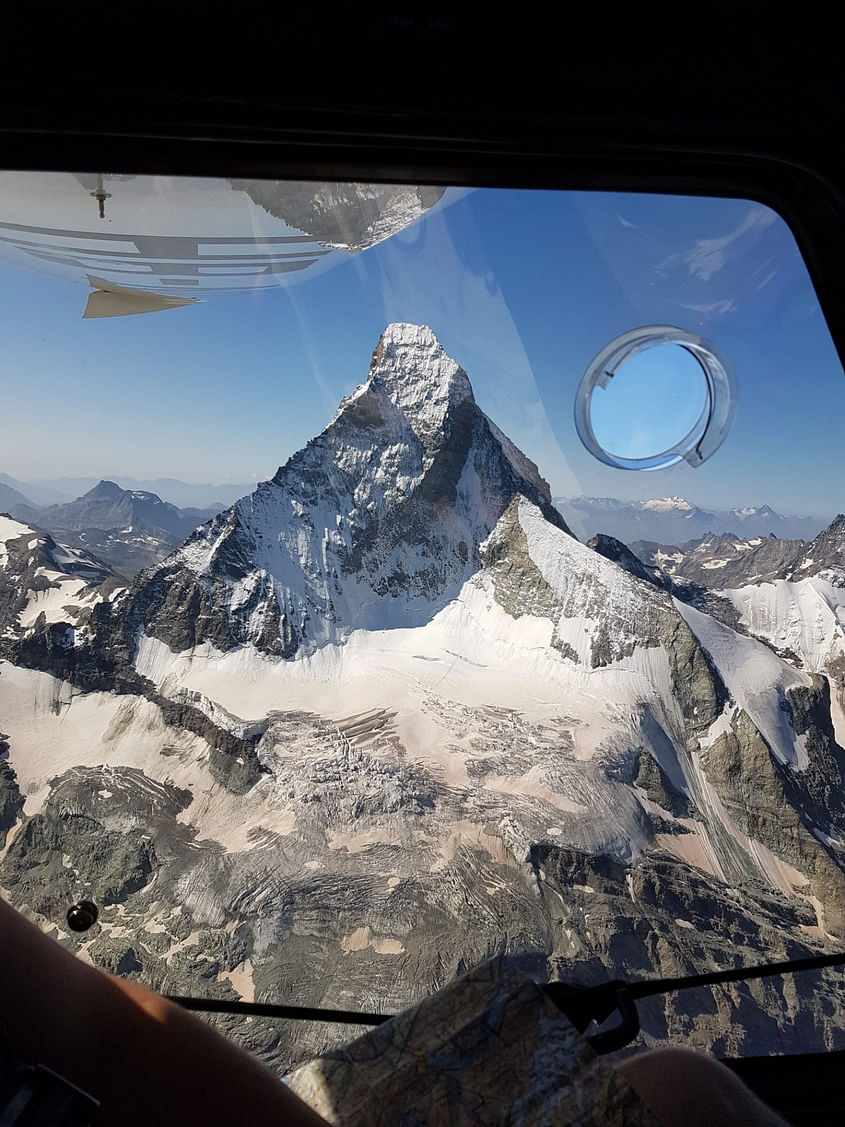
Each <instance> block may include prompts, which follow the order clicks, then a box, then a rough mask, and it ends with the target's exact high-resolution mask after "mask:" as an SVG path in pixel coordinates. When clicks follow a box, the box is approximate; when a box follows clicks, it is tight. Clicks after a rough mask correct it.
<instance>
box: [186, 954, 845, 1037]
mask: <svg viewBox="0 0 845 1127" xmlns="http://www.w3.org/2000/svg"><path fill="white" fill-rule="evenodd" d="M840 966H845V951H840V952H837V953H836V954H833V955H815V956H813V957H811V958H808V959H792V960H790V961H786V962H780V963H763V964H762V965H759V966H754V967H735V968H734V969H732V970H720V971H712V972H711V973H709V974H696V975H688V976H686V977H683V978H655V979H651V980H648V981H646V982H633V983H623V982H620V981H616V982H612V983H608V982H602V983H600V984H599V985H598V986H593V987H586V988H584V989H582V990H578V991H577V992H576V993H575V994H574V995H573V996H572V997H570V996H569V995H570V992H571V991H572V990H573V988H572V987H569V986H567V984H565V983H549V985H548V986H546V987H544V989H545V991H546V993H547V994H548V995H549V996H550V997H551V998H552V999H553V1000H555V1001H556V1002H558V1003H560V1004H561V1009H563V1010H564V1011H565V1010H566V1005H567V1002H568V1003H570V1004H572V1005H573V1007H574V1008H577V1010H578V1011H579V1012H583V1011H588V1010H589V1009H590V1003H591V1001H593V1000H594V1001H595V1002H597V1003H600V1002H607V1001H608V1000H609V999H608V997H607V995H608V991H611V992H612V993H613V996H614V998H615V992H616V990H617V989H618V988H620V987H624V988H625V990H626V991H627V993H628V996H629V997H630V998H632V999H634V1000H636V999H637V998H650V997H653V996H654V995H657V994H670V993H672V992H673V991H675V990H692V989H693V988H695V987H697V986H719V985H722V984H724V983H729V982H745V981H747V980H748V979H753V978H771V977H773V976H774V975H779V974H798V973H800V972H801V971H808V970H822V969H823V968H825V967H840ZM564 991H565V992H567V993H566V1000H565V1001H564V1000H563V997H562V992H564ZM558 995H561V996H560V997H558ZM165 997H166V998H167V999H168V1000H169V1001H171V1002H175V1003H176V1004H177V1005H179V1006H182V1007H183V1008H184V1009H186V1010H194V1011H196V1012H200V1013H224V1014H242V1015H243V1016H244V1017H276V1018H289V1019H291V1020H293V1021H330V1022H336V1023H337V1024H339V1025H382V1024H383V1023H384V1022H385V1021H389V1020H390V1019H391V1017H393V1016H394V1015H393V1014H374V1013H365V1012H359V1011H357V1010H327V1009H320V1008H317V1007H314V1006H284V1005H274V1004H271V1003H269V1002H230V1001H225V1000H223V999H217V998H189V997H183V996H181V995H174V994H167V995H165ZM602 1008H603V1009H604V1010H607V1009H608V1007H607V1006H606V1005H605V1006H604V1007H602ZM611 1008H612V1007H611ZM605 1016H606V1013H603V1014H602V1016H601V1017H600V1019H599V1020H603V1019H604V1017H605Z"/></svg>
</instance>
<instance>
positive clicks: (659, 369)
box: [575, 325, 737, 470]
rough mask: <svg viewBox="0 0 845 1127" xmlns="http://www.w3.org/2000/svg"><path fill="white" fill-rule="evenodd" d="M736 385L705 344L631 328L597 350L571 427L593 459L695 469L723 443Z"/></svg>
mask: <svg viewBox="0 0 845 1127" xmlns="http://www.w3.org/2000/svg"><path fill="white" fill-rule="evenodd" d="M736 400H737V396H736V384H735V382H734V378H733V374H732V373H731V370H730V368H729V366H728V364H727V361H726V360H725V358H724V357H723V356H722V355H721V354H720V353H719V351H718V350H717V349H716V348H715V347H714V346H713V345H712V344H710V343H708V341H706V340H703V339H702V338H701V337H698V336H695V335H694V334H693V333H687V332H685V331H684V330H683V329H675V328H672V327H671V326H670V325H646V326H644V327H642V328H639V329H631V330H630V331H629V332H627V333H623V334H622V335H621V336H618V337H616V338H615V339H614V340H612V341H611V342H610V343H609V344H608V345H606V347H605V348H603V349H602V350H601V352H599V354H598V355H597V356H596V357H595V359H594V360H593V362H592V363H591V364H590V366H589V367H588V368H587V371H586V372H585V373H584V376H583V378H582V379H581V383H580V384H579V386H578V392H577V394H576V396H575V427H576V429H577V431H578V435H579V437H580V439H581V441H582V442H583V443H584V445H585V446H586V448H587V449H588V450H589V451H590V453H591V454H593V455H595V457H596V458H598V459H599V461H601V462H604V463H606V464H607V465H609V466H615V467H616V468H617V469H622V470H656V469H663V468H664V467H666V466H672V465H675V464H676V463H677V462H680V461H681V460H682V459H684V460H685V461H687V462H688V463H689V464H690V465H691V466H699V465H701V463H702V462H704V461H705V460H706V459H707V458H709V457H710V456H711V454H714V453H715V452H716V450H718V449H719V447H720V446H721V445H722V443H723V442H724V440H725V438H726V437H727V433H728V430H729V429H730V425H731V422H732V421H733V416H734V412H735V411H736Z"/></svg>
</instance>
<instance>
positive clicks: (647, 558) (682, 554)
mask: <svg viewBox="0 0 845 1127" xmlns="http://www.w3.org/2000/svg"><path fill="white" fill-rule="evenodd" d="M806 547H807V545H806V544H805V543H804V541H803V540H779V539H777V538H776V537H775V536H765V537H754V538H752V539H750V540H749V539H743V538H742V537H740V536H735V535H729V534H725V535H722V536H714V535H713V534H712V533H711V534H709V535H707V536H704V537H701V538H700V539H697V540H688V541H685V542H684V543H681V544H656V543H654V542H653V541H652V542H648V541H642V540H639V541H635V542H634V543H632V544H631V552H632V553H633V554H634V556H635V557H636V558H637V559H639V560H641V561H642V562H643V563H644V564H645V565H646V566H647V567H656V568H657V569H658V570H659V571H660V573H661V575H662V576H663V578H664V581H665V582H668V583H670V584H671V585H673V586H674V587H675V588H676V589H677V591H678V594H679V597H683V594H682V592H683V589H684V587H685V586H687V585H690V584H691V585H693V586H694V587H700V588H703V589H705V590H706V589H707V588H716V589H718V590H723V589H724V588H726V587H744V586H745V585H746V584H749V583H770V582H772V580H774V579H784V578H791V577H792V575H793V573H794V572H795V569H796V567H797V566H798V564H799V562H800V560H801V558H802V556H803V555H804V553H805V549H806ZM796 578H800V576H797V575H796Z"/></svg>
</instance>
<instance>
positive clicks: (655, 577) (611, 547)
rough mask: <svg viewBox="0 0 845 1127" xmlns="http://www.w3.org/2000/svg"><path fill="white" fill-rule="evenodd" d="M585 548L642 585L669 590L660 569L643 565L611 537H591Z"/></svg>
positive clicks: (630, 551) (669, 584)
mask: <svg viewBox="0 0 845 1127" xmlns="http://www.w3.org/2000/svg"><path fill="white" fill-rule="evenodd" d="M587 547H588V548H592V549H593V551H594V552H598V554H599V555H600V556H604V557H605V559H608V560H613V562H614V563H617V564H619V566H620V567H621V568H624V569H625V571H627V572H628V573H629V575H633V576H634V577H635V578H636V579H642V580H643V582H644V583H651V584H652V585H653V586H655V587H660V588H662V589H663V590H664V591H667V590H670V589H671V586H672V584H671V582H670V580H668V579H667V577H666V576H665V575H664V573H663V572H662V571H661V570H660V568H658V567H655V566H654V565H648V564H645V563H643V561H642V559H640V558H638V557H637V556H636V555H635V554H634V552H633V551H632V550H631V549H630V548H627V547H626V546H625V545H624V544H623V543H622V541H621V540H615V539H614V538H613V537H612V536H605V534H604V533H599V534H598V536H593V537H592V539H590V540H588V541H587Z"/></svg>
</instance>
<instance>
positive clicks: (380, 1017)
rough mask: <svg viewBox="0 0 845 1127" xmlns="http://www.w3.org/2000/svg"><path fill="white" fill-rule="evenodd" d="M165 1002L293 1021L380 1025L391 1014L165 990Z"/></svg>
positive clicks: (185, 1007) (187, 1006)
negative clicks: (200, 995) (193, 994)
mask: <svg viewBox="0 0 845 1127" xmlns="http://www.w3.org/2000/svg"><path fill="white" fill-rule="evenodd" d="M165 998H167V1000H168V1001H169V1002H175V1003H176V1004H177V1005H178V1006H182V1008H183V1009H186V1010H193V1011H195V1012H197V1013H213V1014H243V1016H244V1017H286V1018H291V1019H292V1020H294V1021H333V1022H336V1023H337V1024H338V1025H381V1024H382V1023H383V1022H385V1021H389V1020H390V1018H391V1017H393V1014H370V1013H359V1012H358V1011H357V1010H324V1009H316V1008H314V1007H313V1006H281V1005H273V1004H271V1003H269V1002H230V1001H227V1000H225V999H221V998H188V997H183V996H182V995H178V994H165Z"/></svg>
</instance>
